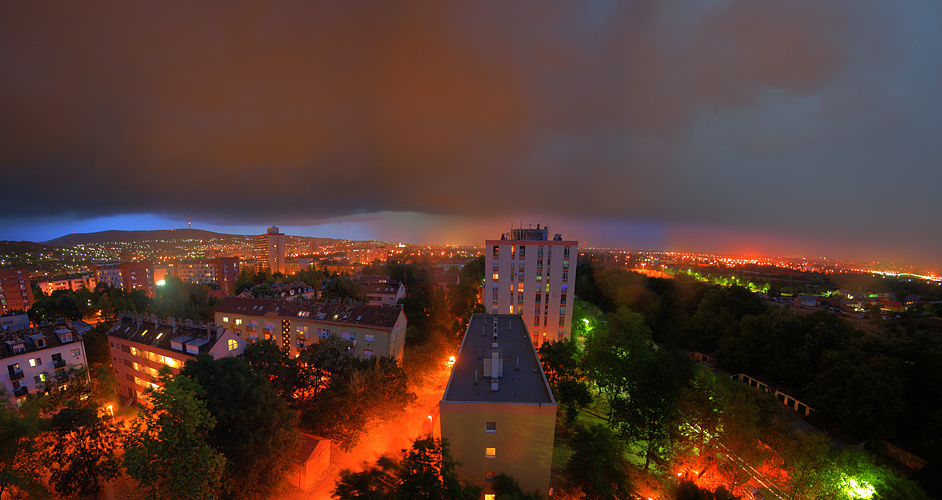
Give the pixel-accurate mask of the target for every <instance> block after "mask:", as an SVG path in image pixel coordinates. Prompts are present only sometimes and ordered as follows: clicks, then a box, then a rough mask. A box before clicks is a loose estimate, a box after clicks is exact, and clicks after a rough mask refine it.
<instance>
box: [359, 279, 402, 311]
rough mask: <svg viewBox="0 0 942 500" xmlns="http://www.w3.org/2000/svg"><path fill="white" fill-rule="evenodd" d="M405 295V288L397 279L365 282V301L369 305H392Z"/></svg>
mask: <svg viewBox="0 0 942 500" xmlns="http://www.w3.org/2000/svg"><path fill="white" fill-rule="evenodd" d="M405 296H406V288H405V287H404V286H402V283H400V282H398V281H382V282H376V283H369V284H366V303H367V304H369V305H371V306H394V305H396V304H398V303H399V300H401V299H403V298H405Z"/></svg>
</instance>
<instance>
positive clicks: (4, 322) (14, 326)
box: [0, 311, 29, 332]
mask: <svg viewBox="0 0 942 500" xmlns="http://www.w3.org/2000/svg"><path fill="white" fill-rule="evenodd" d="M27 328H29V316H28V315H27V314H26V313H25V312H22V311H20V312H13V313H7V314H4V315H0V331H5V332H15V331H17V330H25V329H27Z"/></svg>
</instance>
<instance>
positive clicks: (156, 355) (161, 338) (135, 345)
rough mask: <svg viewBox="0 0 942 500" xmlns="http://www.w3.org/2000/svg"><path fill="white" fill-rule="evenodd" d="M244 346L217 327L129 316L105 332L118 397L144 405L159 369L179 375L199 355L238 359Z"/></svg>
mask: <svg viewBox="0 0 942 500" xmlns="http://www.w3.org/2000/svg"><path fill="white" fill-rule="evenodd" d="M246 345H247V342H246V341H245V340H242V339H240V338H239V337H238V336H237V335H235V334H233V333H232V332H230V331H228V330H226V329H224V328H223V327H221V326H216V325H194V324H186V323H180V324H178V322H177V321H176V320H175V319H172V318H171V319H169V320H158V319H157V318H155V317H145V316H138V315H134V314H129V313H122V314H121V317H120V319H119V320H118V322H117V323H115V325H114V326H113V327H112V328H111V330H109V331H108V349H109V351H110V354H111V366H112V369H113V370H114V374H115V377H116V378H117V382H118V395H119V396H122V397H126V398H131V399H136V400H140V401H145V398H144V390H145V389H147V388H148V387H157V386H159V383H160V380H159V378H158V377H159V371H160V369H161V368H162V367H164V366H167V367H169V368H170V369H171V370H172V371H173V373H179V371H180V369H181V368H183V365H184V364H185V363H186V362H187V361H188V360H192V359H196V356H197V355H198V354H200V353H207V354H209V355H210V356H212V357H213V358H221V357H225V356H238V355H240V354H242V352H243V351H244V350H245V346H246Z"/></svg>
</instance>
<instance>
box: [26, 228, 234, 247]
mask: <svg viewBox="0 0 942 500" xmlns="http://www.w3.org/2000/svg"><path fill="white" fill-rule="evenodd" d="M210 238H220V239H228V238H240V239H243V238H245V236H244V235H240V234H225V233H214V232H212V231H206V230H203V229H190V228H182V229H155V230H150V231H118V230H110V231H99V232H97V233H74V234H67V235H65V236H61V237H59V238H56V239H54V240H49V241H44V242H43V244H45V245H53V246H74V245H83V244H95V243H111V242H138V241H148V240H182V239H204V240H205V239H210Z"/></svg>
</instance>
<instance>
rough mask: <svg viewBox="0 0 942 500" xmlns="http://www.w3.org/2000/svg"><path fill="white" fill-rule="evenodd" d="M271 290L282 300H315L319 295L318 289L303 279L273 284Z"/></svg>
mask: <svg viewBox="0 0 942 500" xmlns="http://www.w3.org/2000/svg"><path fill="white" fill-rule="evenodd" d="M271 291H272V292H274V293H275V295H276V296H277V297H278V298H279V299H281V300H313V299H314V298H315V297H316V296H317V291H316V290H314V288H313V287H312V286H311V285H308V284H307V283H305V282H303V281H293V282H291V283H282V284H280V285H272V287H271Z"/></svg>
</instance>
